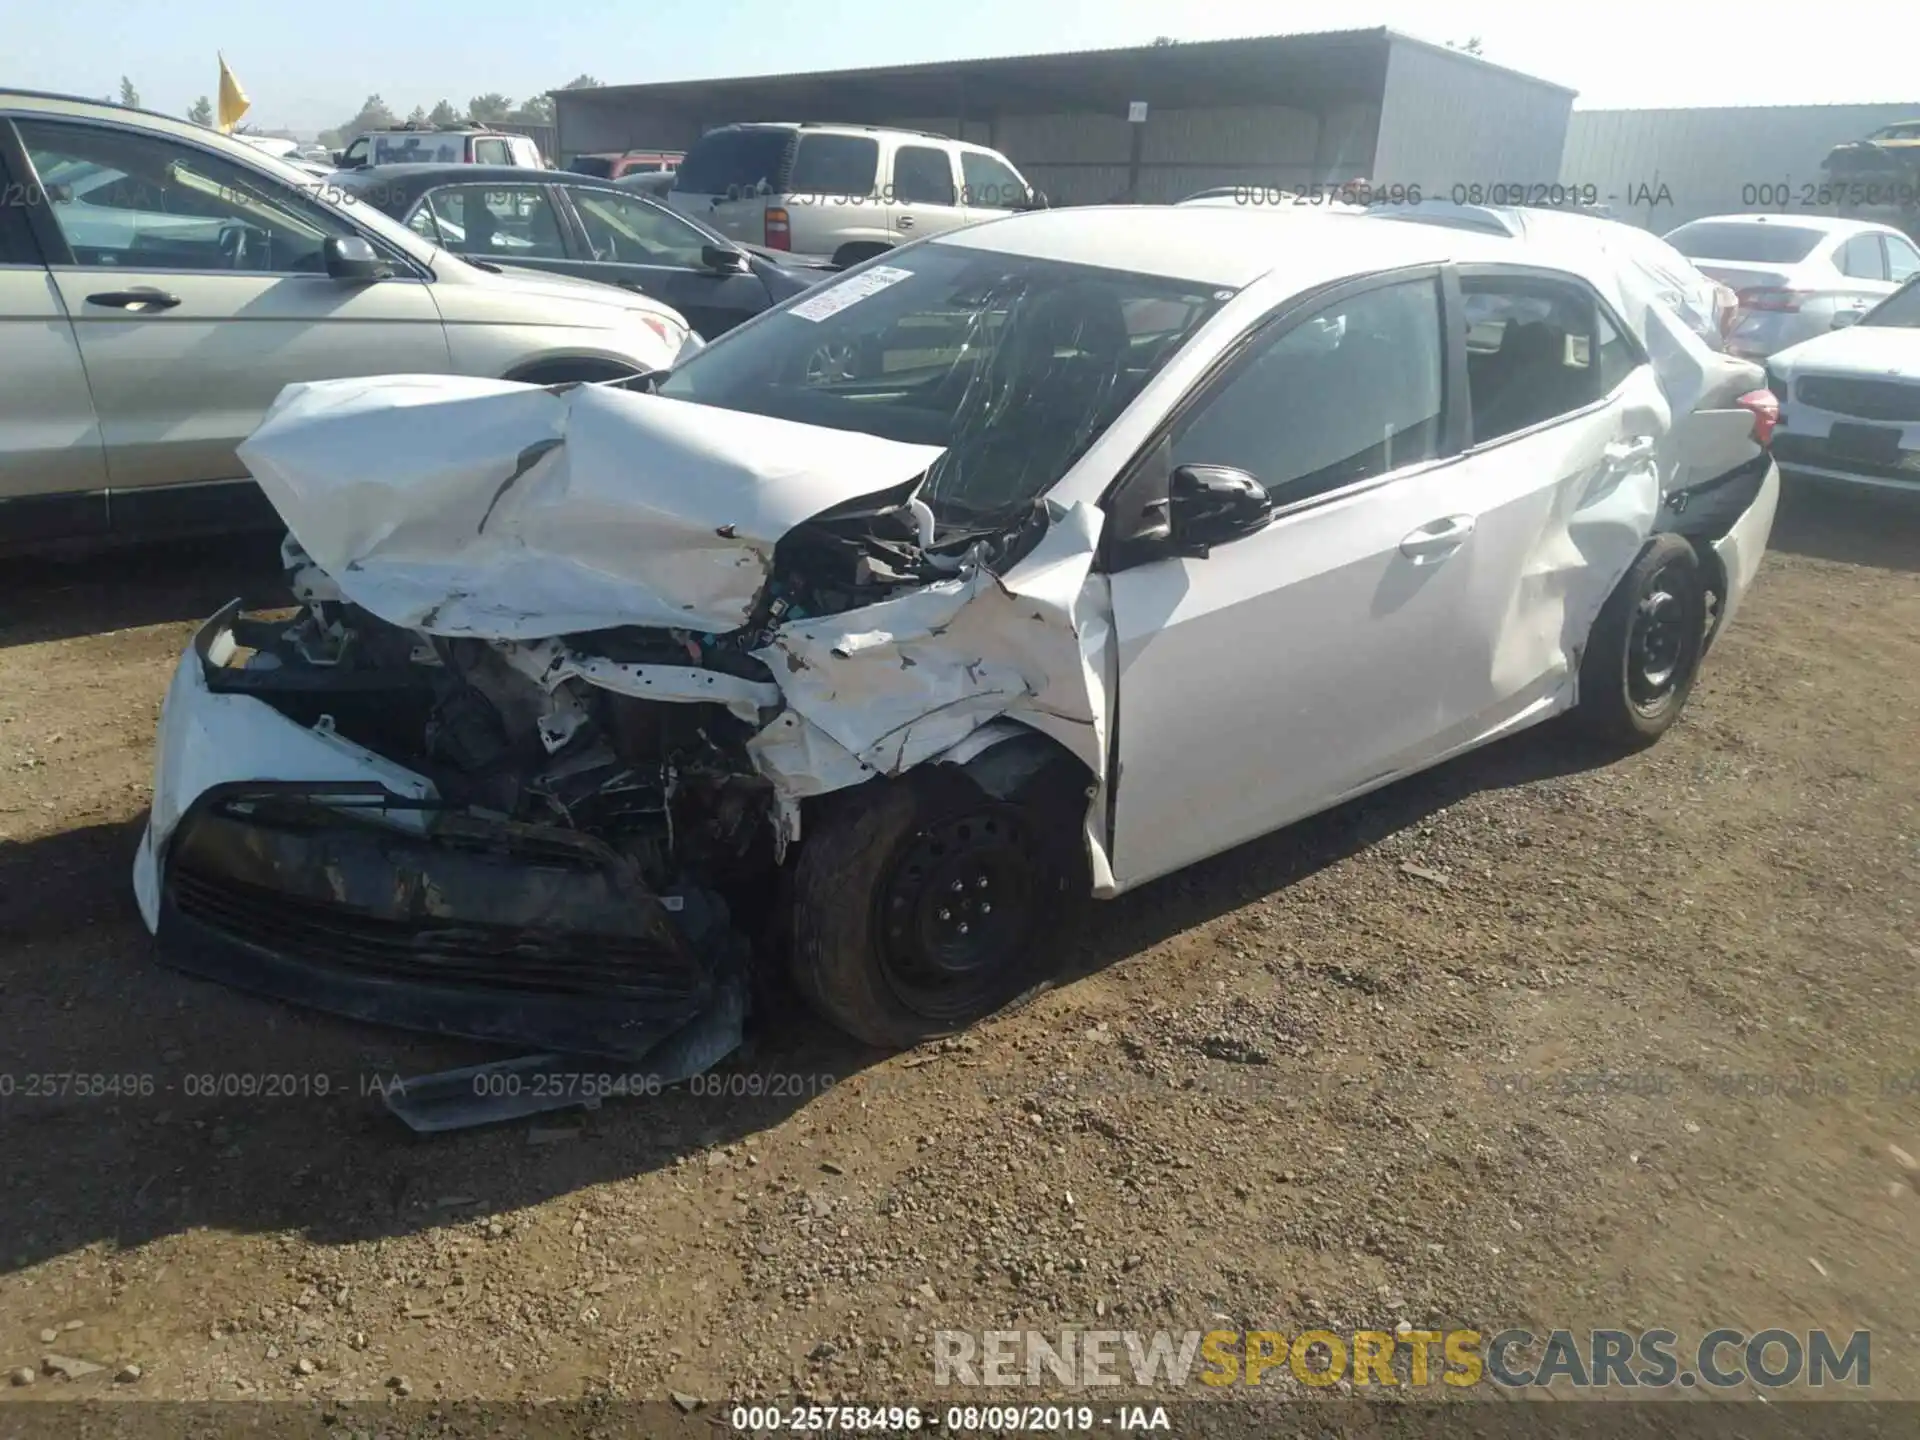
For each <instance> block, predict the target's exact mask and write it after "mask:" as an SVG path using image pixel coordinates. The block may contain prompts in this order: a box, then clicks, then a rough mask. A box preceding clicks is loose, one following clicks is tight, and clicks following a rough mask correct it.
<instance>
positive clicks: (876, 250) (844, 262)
mask: <svg viewBox="0 0 1920 1440" xmlns="http://www.w3.org/2000/svg"><path fill="white" fill-rule="evenodd" d="M892 248H893V247H892V246H891V245H876V244H874V243H873V242H871V241H867V242H864V243H862V244H858V245H842V246H841V247H840V248H839V249H838V250H836V251H834V252H833V263H834V264H835V265H836V266H837V267H838V268H840V269H842V270H849V269H852V268H853V267H854V266H855V265H858V264H859V263H860V262H861V261H862V260H871V259H872V258H873V257H874V256H876V255H884V254H886V253H887V251H889V250H891V249H892Z"/></svg>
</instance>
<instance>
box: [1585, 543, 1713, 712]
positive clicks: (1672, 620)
mask: <svg viewBox="0 0 1920 1440" xmlns="http://www.w3.org/2000/svg"><path fill="white" fill-rule="evenodd" d="M1706 638H1707V592H1706V583H1705V580H1704V577H1703V576H1702V575H1701V570H1700V557H1699V555H1698V554H1697V553H1695V551H1694V548H1693V546H1692V545H1691V544H1690V543H1689V542H1688V541H1687V540H1686V539H1685V538H1684V537H1683V536H1679V535H1655V536H1654V537H1653V538H1652V539H1651V540H1649V541H1647V543H1646V545H1645V547H1644V548H1643V549H1642V550H1641V551H1640V554H1639V556H1638V557H1637V558H1636V559H1635V560H1634V562H1633V564H1632V566H1631V567H1629V568H1628V570H1627V573H1626V574H1625V575H1624V576H1622V577H1621V579H1620V583H1619V584H1618V585H1616V586H1615V587H1614V591H1613V594H1611V595H1609V596H1608V597H1607V603H1606V604H1605V605H1604V606H1602V607H1601V610H1600V615H1599V618H1598V619H1596V620H1595V621H1594V623H1593V630H1592V632H1591V633H1590V634H1589V635H1588V637H1587V650H1586V653H1585V654H1584V655H1583V656H1581V658H1580V699H1579V703H1578V704H1577V705H1576V706H1575V708H1574V712H1573V714H1574V718H1575V721H1576V722H1577V723H1578V724H1579V725H1580V726H1581V728H1583V729H1585V730H1586V731H1587V732H1588V733H1589V734H1591V735H1593V736H1594V737H1595V738H1597V739H1600V740H1603V741H1605V742H1608V743H1610V744H1613V745H1618V746H1622V747H1625V748H1628V749H1638V748H1639V747H1641V746H1644V745H1651V744H1652V743H1653V742H1654V741H1655V740H1658V739H1659V738H1660V737H1661V736H1662V735H1664V734H1666V732H1667V731H1668V729H1670V728H1671V727H1672V725H1673V722H1674V721H1676V720H1678V719H1679V718H1680V712H1681V710H1683V709H1684V708H1686V703H1687V696H1688V695H1690V694H1691V693H1692V692H1693V682H1694V677H1695V676H1696V675H1697V674H1698V673H1699V670H1700V656H1701V653H1702V651H1703V649H1704V648H1705V645H1706Z"/></svg>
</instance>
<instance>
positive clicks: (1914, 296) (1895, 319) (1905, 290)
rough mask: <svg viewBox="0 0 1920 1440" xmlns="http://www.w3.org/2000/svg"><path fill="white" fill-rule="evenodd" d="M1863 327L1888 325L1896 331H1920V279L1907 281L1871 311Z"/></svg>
mask: <svg viewBox="0 0 1920 1440" xmlns="http://www.w3.org/2000/svg"><path fill="white" fill-rule="evenodd" d="M1860 323H1861V324H1862V325H1887V326H1892V327H1894V328H1896V329H1905V330H1920V278H1916V279H1913V280H1909V281H1907V283H1906V284H1904V285H1902V286H1901V287H1900V288H1899V289H1898V290H1896V291H1894V292H1893V294H1891V295H1889V296H1888V297H1887V298H1886V299H1884V300H1882V301H1881V302H1880V303H1879V304H1878V305H1876V306H1874V307H1873V309H1871V310H1869V311H1868V312H1867V313H1866V315H1865V316H1864V317H1863V318H1862V319H1861V321H1860Z"/></svg>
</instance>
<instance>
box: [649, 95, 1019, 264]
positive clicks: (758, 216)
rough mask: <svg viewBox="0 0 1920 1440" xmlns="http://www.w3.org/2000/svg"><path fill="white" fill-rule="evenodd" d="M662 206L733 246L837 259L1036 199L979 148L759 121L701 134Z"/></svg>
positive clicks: (922, 137) (862, 255)
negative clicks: (694, 222)
mask: <svg viewBox="0 0 1920 1440" xmlns="http://www.w3.org/2000/svg"><path fill="white" fill-rule="evenodd" d="M667 203H668V204H669V205H671V206H673V208H674V209H676V210H678V211H680V212H681V213H682V214H685V215H688V216H690V217H692V218H693V219H695V220H699V221H701V222H703V223H705V224H706V225H709V226H711V227H712V228H713V229H715V230H718V231H720V232H721V234H723V235H725V236H727V237H728V238H729V239H732V240H736V241H739V242H741V243H742V244H747V245H763V246H766V247H768V248H770V249H774V250H790V251H793V252H795V253H796V254H801V255H821V256H827V257H830V258H831V259H832V261H833V262H834V263H835V264H836V265H841V266H846V265H856V264H858V263H859V262H860V261H862V260H866V259H870V258H871V257H873V256H875V255H878V254H880V253H881V252H882V251H884V250H891V249H892V248H893V247H894V246H896V245H904V244H906V243H907V242H908V241H909V240H917V239H919V238H920V237H921V236H923V235H938V234H940V233H941V232H942V231H946V230H956V229H958V228H959V227H961V226H962V225H975V224H978V223H979V222H981V221H982V220H992V219H995V218H997V217H998V216H1002V215H1005V214H1008V213H1009V212H1011V211H1015V210H1033V209H1038V208H1040V207H1042V206H1044V205H1045V204H1046V199H1045V197H1044V196H1042V195H1041V194H1040V193H1039V192H1038V191H1036V190H1035V189H1034V188H1033V187H1032V186H1031V185H1029V184H1028V183H1027V182H1026V180H1025V178H1024V177H1022V175H1021V174H1020V172H1019V171H1018V170H1016V169H1015V168H1014V166H1013V163H1012V162H1011V161H1009V160H1008V159H1007V157H1006V156H1004V155H1002V154H1000V153H999V152H998V151H997V150H989V149H987V148H986V147H985V146H984V145H970V144H968V143H966V142H965V141H960V140H951V139H949V138H947V137H946V136H944V135H933V134H929V133H928V132H926V131H924V130H889V129H886V128H884V127H882V126H878V125H814V124H772V123H767V124H754V125H726V126H722V127H721V128H720V129H718V130H709V131H708V132H707V133H706V134H705V135H702V136H701V137H700V138H699V139H698V140H696V141H695V142H694V144H693V148H692V149H691V150H689V151H687V156H686V159H684V160H682V161H681V162H680V172H679V176H678V178H677V179H676V180H675V182H674V187H673V189H672V190H671V191H670V192H669V193H668V195H667Z"/></svg>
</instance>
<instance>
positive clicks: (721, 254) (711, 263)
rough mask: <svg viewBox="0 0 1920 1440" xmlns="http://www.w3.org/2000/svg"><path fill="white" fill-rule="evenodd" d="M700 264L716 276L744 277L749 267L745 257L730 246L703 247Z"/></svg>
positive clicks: (701, 248)
mask: <svg viewBox="0 0 1920 1440" xmlns="http://www.w3.org/2000/svg"><path fill="white" fill-rule="evenodd" d="M700 263H701V264H702V265H704V266H706V267H707V269H709V270H711V271H713V272H714V273H715V274H717V275H744V274H745V273H746V272H747V271H748V270H749V269H750V268H751V267H750V266H749V265H748V264H747V257H746V256H745V255H744V254H742V253H741V252H740V251H738V250H735V249H734V248H733V247H732V246H731V245H703V246H701V247H700Z"/></svg>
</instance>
